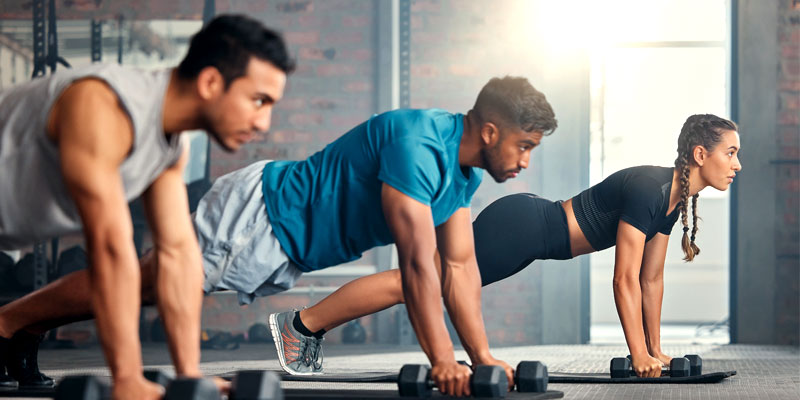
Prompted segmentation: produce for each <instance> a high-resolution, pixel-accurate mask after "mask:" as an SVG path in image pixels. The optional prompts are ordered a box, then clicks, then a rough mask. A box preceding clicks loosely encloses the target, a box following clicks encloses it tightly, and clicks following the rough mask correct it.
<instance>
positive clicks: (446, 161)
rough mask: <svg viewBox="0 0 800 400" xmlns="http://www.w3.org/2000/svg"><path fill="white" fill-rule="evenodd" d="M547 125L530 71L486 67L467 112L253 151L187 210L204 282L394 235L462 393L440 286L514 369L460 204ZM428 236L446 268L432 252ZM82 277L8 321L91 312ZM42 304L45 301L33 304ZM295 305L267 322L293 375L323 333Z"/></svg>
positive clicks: (267, 282) (439, 373) (475, 344)
mask: <svg viewBox="0 0 800 400" xmlns="http://www.w3.org/2000/svg"><path fill="white" fill-rule="evenodd" d="M555 128H556V120H555V116H554V113H553V110H552V108H551V106H550V104H549V103H548V102H547V100H546V99H545V97H544V95H543V94H542V93H541V92H539V91H538V90H536V89H535V88H534V87H533V86H531V84H530V83H529V82H528V81H527V80H526V79H524V78H515V77H505V78H494V79H492V80H490V81H489V83H487V84H486V85H485V86H484V88H483V89H482V90H481V92H480V94H479V95H478V98H477V100H476V102H475V106H474V107H473V109H472V110H470V111H469V112H468V113H467V114H466V115H464V114H457V113H456V114H453V113H449V112H446V111H443V110H438V109H428V110H396V111H391V112H387V113H384V114H380V115H377V116H374V117H372V118H370V119H369V120H367V121H366V122H364V123H362V124H360V125H358V126H357V127H355V128H353V129H352V130H350V131H349V132H348V133H346V134H345V135H343V136H342V137H340V138H339V139H338V140H336V141H334V142H333V143H331V144H329V145H328V146H327V147H325V148H324V149H323V150H322V151H320V152H318V153H316V154H314V155H312V156H311V157H309V158H308V159H306V160H303V161H274V162H267V161H262V162H257V163H255V164H252V165H250V166H248V167H245V168H243V169H241V170H237V171H234V172H232V173H230V174H228V175H225V176H222V177H220V178H219V179H217V180H216V182H215V183H214V185H213V186H212V188H211V189H210V190H209V192H208V193H207V194H206V195H205V196H203V198H202V199H201V201H200V203H199V205H198V208H197V211H196V212H195V214H194V216H193V222H194V228H195V231H196V234H197V238H198V241H199V244H200V248H201V250H202V253H203V265H204V268H205V284H204V289H205V291H206V292H212V291H216V290H235V291H237V292H238V293H239V299H240V302H242V303H249V302H251V301H253V299H254V298H256V297H258V296H267V295H270V294H273V293H277V292H280V291H283V290H286V289H288V288H290V287H292V286H293V285H294V283H295V281H296V280H297V278H298V277H299V276H300V275H301V274H302V273H303V272H309V271H313V270H318V269H322V268H326V267H330V266H334V265H338V264H342V263H345V262H348V261H351V260H354V259H357V258H359V257H360V256H361V254H362V253H363V252H364V251H366V250H368V249H370V248H373V247H375V246H381V245H386V244H390V243H396V244H397V248H398V254H399V259H400V273H399V274H398V281H397V282H398V290H400V291H401V292H402V293H403V298H404V299H407V300H406V303H407V304H408V308H409V317H410V319H411V323H412V325H413V327H414V330H415V332H416V334H417V337H418V338H419V341H420V345H421V346H422V349H423V350H424V352H425V354H426V355H427V356H428V358H429V359H430V361H431V364H432V366H433V369H432V378H433V380H434V381H435V382H436V384H437V386H438V387H439V390H441V391H442V392H443V393H448V394H454V395H468V394H469V393H470V387H469V376H470V374H471V371H470V370H469V368H467V367H465V366H462V365H460V364H458V363H456V360H455V355H454V352H453V344H452V342H451V341H450V338H449V336H448V333H447V328H446V327H445V323H444V318H443V310H442V305H441V304H442V297H444V300H445V305H446V307H447V309H448V313H449V315H450V317H451V319H452V320H453V322H454V324H455V326H456V329H457V330H458V332H459V335H460V336H461V338H462V343H464V344H465V347H466V348H467V351H468V352H469V354H470V357H471V359H472V361H473V363H475V364H494V365H501V366H503V367H504V368H505V369H506V373H507V374H508V377H509V382H513V375H512V374H513V370H512V369H511V367H510V366H509V365H508V364H507V363H505V362H503V361H500V360H496V359H495V358H493V357H492V355H491V353H490V351H489V346H488V341H487V339H486V333H485V331H484V325H483V317H482V315H481V314H480V311H478V312H476V310H480V275H479V271H478V266H477V262H476V259H475V252H474V248H473V245H472V243H473V240H472V224H471V217H470V209H469V205H470V201H471V199H472V195H473V194H474V193H475V190H476V189H477V188H478V185H479V184H480V182H481V179H482V176H483V171H482V170H486V171H487V172H488V173H489V175H491V176H492V178H494V179H495V180H496V181H498V182H503V181H505V180H507V179H509V178H513V177H515V176H517V174H518V173H519V172H520V170H522V169H523V168H527V166H528V162H529V158H530V152H531V150H532V149H533V148H534V147H536V146H537V145H538V144H539V142H540V141H541V139H542V136H543V135H545V134H549V133H550V132H552V131H553V130H554V129H555ZM437 245H438V247H439V255H440V256H441V261H440V264H441V266H442V277H441V278H440V274H439V273H438V271H439V270H438V269H437V268H436V265H435V262H434V255H435V253H436V248H437ZM156 258H157V257H156V256H153V253H152V252H151V253H150V254H149V255H146V256H145V257H144V259H143V260H142V267H143V269H142V291H143V294H142V296H143V300H144V301H145V302H152V301H154V300H155V299H156V298H159V297H160V296H162V295H163V293H162V291H160V290H155V289H160V285H161V284H160V283H159V284H158V285H155V283H156V280H155V279H154V277H155V276H156V275H157V274H161V272H160V271H161V267H162V263H161V262H160V261H158V260H157V259H156ZM86 282H88V275H87V273H86V272H84V271H78V272H76V273H74V274H71V275H68V276H66V277H64V278H62V279H61V280H60V281H58V282H55V283H54V284H52V285H50V286H48V287H45V288H44V289H42V290H40V291H38V292H35V293H34V294H32V295H31V296H30V303H35V304H37V306H36V307H33V306H29V307H27V308H22V309H15V310H16V311H17V312H26V313H27V314H26V315H27V317H26V319H25V323H24V324H18V325H17V326H16V327H15V328H16V330H19V329H27V330H31V329H33V328H32V327H36V328H37V329H38V330H39V331H40V332H41V331H42V329H48V328H52V327H54V326H58V325H60V324H63V323H65V322H71V321H74V320H77V319H81V318H86V317H87V316H88V314H89V311H90V310H91V308H90V307H89V306H90V301H89V300H90V299H89V297H88V296H87V295H86V294H82V293H75V292H74V291H73V290H65V289H64V287H68V286H73V285H85V284H86ZM78 287H80V286H78ZM53 299H61V300H60V301H53ZM354 301H355V302H357V303H364V302H365V298H364V297H358V298H356V299H354ZM65 304H68V306H65ZM349 306H356V305H355V304H352V305H349ZM38 308H41V309H47V310H48V312H47V313H36V312H34V311H35V309H38ZM10 311H11V308H10V306H9V307H6V308H3V309H0V322H2V321H3V320H4V316H5V315H6V314H7V313H8V312H10ZM293 315H294V313H293V312H286V313H279V314H276V315H272V316H270V320H271V322H272V324H271V325H272V327H273V329H275V332H274V333H273V335H274V336H275V337H280V338H284V339H285V341H279V342H278V343H276V345H277V346H278V348H279V349H280V351H279V355H280V362H281V365H282V367H283V368H284V369H285V370H286V371H288V372H289V373H293V374H313V373H318V372H320V371H321V365H320V363H319V361H318V360H319V358H318V357H319V355H320V345H321V340H320V339H317V338H316V337H315V336H314V335H310V336H304V335H302V334H300V333H299V332H298V331H296V330H295V323H294V322H293ZM298 321H299V320H298ZM194 328H195V327H193V328H192V329H194ZM197 329H198V332H199V327H197ZM12 331H14V330H12ZM193 334H195V335H196V334H197V333H196V332H195V333H193Z"/></svg>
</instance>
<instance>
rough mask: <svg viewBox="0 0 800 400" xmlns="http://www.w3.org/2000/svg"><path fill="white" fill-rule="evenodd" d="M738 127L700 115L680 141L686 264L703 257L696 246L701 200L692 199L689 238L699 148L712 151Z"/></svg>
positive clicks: (685, 128)
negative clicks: (693, 171)
mask: <svg viewBox="0 0 800 400" xmlns="http://www.w3.org/2000/svg"><path fill="white" fill-rule="evenodd" d="M737 130H738V128H737V127H736V124H735V123H733V122H732V121H729V120H727V119H724V118H720V117H717V116H716V115H712V114H696V115H692V116H691V117H689V118H687V119H686V122H685V123H684V124H683V128H681V134H680V136H679V137H678V158H676V159H675V168H676V169H677V170H678V173H679V181H680V185H681V189H680V190H681V192H680V193H681V201H680V203H679V204H678V207H679V209H680V213H681V223H682V224H683V238H682V239H681V248H682V249H683V254H684V258H683V259H684V261H692V260H694V257H695V256H696V255H698V254H700V248H699V247H697V244H696V243H695V238H696V237H697V219H698V217H697V198H698V197H699V194H695V195H694V196H692V233H691V235H689V212H688V208H689V207H688V206H689V171H690V168H689V167H690V166H692V165H696V164H695V161H694V156H693V151H694V148H695V147H697V146H703V147H705V148H706V149H707V150H709V151H711V150H713V149H714V147H716V145H717V144H718V143H719V142H720V140H722V133H723V132H724V131H737Z"/></svg>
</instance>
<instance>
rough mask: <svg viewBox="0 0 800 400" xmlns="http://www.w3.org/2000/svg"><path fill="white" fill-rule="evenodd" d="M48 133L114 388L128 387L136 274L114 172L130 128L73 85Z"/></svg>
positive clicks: (98, 93) (92, 91) (94, 85)
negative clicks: (80, 236) (81, 241)
mask: <svg viewBox="0 0 800 400" xmlns="http://www.w3.org/2000/svg"><path fill="white" fill-rule="evenodd" d="M49 127H51V129H50V130H49V131H48V134H49V135H50V137H51V138H53V139H54V140H55V141H57V142H58V143H59V151H60V156H61V170H62V174H63V176H64V181H65V184H66V187H67V190H68V191H69V193H70V195H71V196H72V199H73V200H74V202H75V204H76V206H77V209H78V212H79V214H80V217H81V220H82V222H83V229H84V234H85V237H86V247H87V250H88V255H89V279H90V284H91V289H92V293H91V304H92V309H93V311H94V315H95V317H96V319H97V329H98V332H99V336H100V342H101V344H102V347H103V351H104V353H105V356H106V360H107V362H108V364H109V367H110V368H111V372H112V375H113V376H114V379H115V382H116V383H122V382H126V381H127V382H130V381H132V380H133V381H135V380H136V379H139V378H140V377H141V374H142V359H141V349H140V345H139V340H138V339H139V337H138V329H139V326H138V324H139V307H140V272H139V264H138V260H137V258H136V251H135V249H134V246H133V227H132V224H131V218H130V212H129V210H128V202H127V200H126V198H125V194H124V189H123V185H122V179H121V177H120V176H119V173H118V168H119V165H120V164H121V162H122V160H123V159H124V158H125V156H126V155H127V153H128V152H129V150H130V147H131V143H132V140H133V131H132V128H131V126H130V123H129V120H128V117H127V115H126V114H124V112H123V111H122V109H121V108H120V106H119V105H118V104H117V98H116V95H115V94H114V93H113V92H112V91H111V90H110V89H109V88H108V87H107V86H105V84H103V83H101V82H99V81H95V80H85V81H81V82H78V83H75V84H73V85H72V86H71V87H70V88H69V89H67V90H66V91H65V92H64V93H63V94H62V96H61V98H60V99H59V101H58V102H57V104H56V105H55V106H54V108H53V111H52V113H51V117H50V121H49ZM123 386H124V385H123Z"/></svg>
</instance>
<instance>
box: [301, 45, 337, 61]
mask: <svg viewBox="0 0 800 400" xmlns="http://www.w3.org/2000/svg"><path fill="white" fill-rule="evenodd" d="M297 57H298V58H299V59H301V60H332V59H334V57H336V49H334V48H332V47H330V48H327V49H319V48H314V47H301V48H300V50H298V52H297Z"/></svg>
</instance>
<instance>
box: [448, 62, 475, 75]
mask: <svg viewBox="0 0 800 400" xmlns="http://www.w3.org/2000/svg"><path fill="white" fill-rule="evenodd" d="M448 69H449V70H450V74H451V75H455V76H466V77H474V76H477V75H478V70H477V68H476V66H475V64H453V65H451V66H450V68H448Z"/></svg>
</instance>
